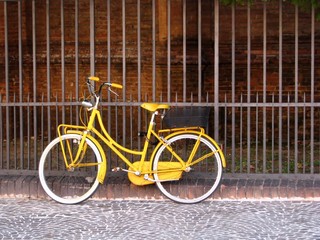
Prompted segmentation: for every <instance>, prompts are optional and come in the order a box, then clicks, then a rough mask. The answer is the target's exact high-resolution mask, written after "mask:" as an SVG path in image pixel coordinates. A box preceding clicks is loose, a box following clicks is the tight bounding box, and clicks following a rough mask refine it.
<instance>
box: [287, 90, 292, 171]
mask: <svg viewBox="0 0 320 240" xmlns="http://www.w3.org/2000/svg"><path fill="white" fill-rule="evenodd" d="M287 103H288V108H287V151H288V156H287V164H288V167H287V173H290V155H291V154H290V149H291V148H290V135H291V134H290V106H289V103H290V95H289V93H288V99H287Z"/></svg>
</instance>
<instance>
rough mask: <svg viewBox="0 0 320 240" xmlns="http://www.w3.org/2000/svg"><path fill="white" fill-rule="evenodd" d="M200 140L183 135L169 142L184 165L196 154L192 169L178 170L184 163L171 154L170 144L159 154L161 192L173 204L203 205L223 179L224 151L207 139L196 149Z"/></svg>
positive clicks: (155, 166)
mask: <svg viewBox="0 0 320 240" xmlns="http://www.w3.org/2000/svg"><path fill="white" fill-rule="evenodd" d="M198 138H199V135H196V134H192V133H183V134H180V135H176V136H173V137H171V138H169V139H167V142H166V143H167V145H169V146H170V147H171V148H172V150H173V151H174V152H175V153H176V154H177V155H178V156H179V157H180V158H181V159H182V160H183V161H184V162H187V160H188V158H189V156H190V154H191V152H192V151H195V155H194V158H193V159H192V161H191V165H190V168H187V170H186V171H178V170H177V169H179V168H181V167H182V164H181V163H180V162H179V161H178V159H177V158H176V157H175V156H174V155H173V154H172V153H171V152H170V151H169V149H168V147H167V145H162V146H161V147H160V148H159V149H158V150H157V152H156V154H155V157H154V161H153V170H154V171H155V173H154V179H155V181H156V184H157V186H158V188H159V189H160V191H161V192H162V193H163V194H164V195H165V196H167V197H168V198H170V199H171V200H173V201H176V202H179V203H197V202H201V201H203V200H204V199H206V198H208V197H209V196H210V195H211V194H212V193H213V192H214V191H215V190H216V189H217V187H218V186H219V183H220V180H221V177H222V162H221V157H220V154H222V152H221V151H220V149H218V148H217V147H216V146H215V145H213V144H212V143H211V141H209V140H208V139H207V138H205V137H204V136H202V137H201V138H200V144H199V146H198V147H195V146H196V145H195V144H196V142H197V139H198ZM197 160H198V161H197ZM164 169H165V170H164ZM175 169H176V170H175ZM164 171H166V172H167V173H165V172H164Z"/></svg>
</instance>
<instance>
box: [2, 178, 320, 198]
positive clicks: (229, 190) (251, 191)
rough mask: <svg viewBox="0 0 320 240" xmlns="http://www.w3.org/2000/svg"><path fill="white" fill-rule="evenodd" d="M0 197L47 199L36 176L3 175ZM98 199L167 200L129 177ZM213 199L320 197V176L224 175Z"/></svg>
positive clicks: (110, 182) (113, 182)
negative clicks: (133, 182) (266, 176)
mask: <svg viewBox="0 0 320 240" xmlns="http://www.w3.org/2000/svg"><path fill="white" fill-rule="evenodd" d="M0 197H3V198H31V199H44V198H47V196H46V194H45V192H44V191H43V189H42V187H41V184H40V181H39V178H38V177H37V176H7V175H2V176H0ZM93 198H96V199H150V200H151V199H166V198H165V197H164V196H162V194H161V192H160V191H159V190H158V189H157V187H156V186H155V185H148V186H142V187H141V186H135V185H133V184H132V183H130V182H129V180H128V179H127V178H126V177H123V176H118V177H117V176H113V177H108V179H107V180H106V181H105V183H104V184H103V185H100V187H99V188H98V191H97V192H96V193H95V194H94V196H93ZM210 199H213V200H218V199H234V200H245V199H258V200H259V199H260V200H263V199H270V200H271V199H274V200H280V199H305V200H312V199H314V200H315V199H320V179H270V178H267V179H261V178H235V177H228V176H227V177H224V178H223V180H222V181H221V184H220V186H219V189H218V190H216V191H215V192H214V194H213V195H212V196H211V197H210Z"/></svg>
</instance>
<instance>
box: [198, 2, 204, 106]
mask: <svg viewBox="0 0 320 240" xmlns="http://www.w3.org/2000/svg"><path fill="white" fill-rule="evenodd" d="M201 10H202V9H201V0H198V102H199V103H200V102H201V94H202V84H203V83H202V55H201V52H202V38H201V34H202V31H201V27H202V22H201V15H202V14H201Z"/></svg>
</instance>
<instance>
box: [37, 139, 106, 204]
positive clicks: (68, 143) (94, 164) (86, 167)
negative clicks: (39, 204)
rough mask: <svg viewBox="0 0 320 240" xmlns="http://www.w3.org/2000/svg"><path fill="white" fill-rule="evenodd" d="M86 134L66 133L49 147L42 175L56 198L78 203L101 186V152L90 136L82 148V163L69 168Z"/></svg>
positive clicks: (49, 190)
mask: <svg viewBox="0 0 320 240" xmlns="http://www.w3.org/2000/svg"><path fill="white" fill-rule="evenodd" d="M81 138H82V136H81V135H78V134H66V135H63V136H61V137H58V138H56V139H54V140H53V141H52V142H50V143H49V145H48V146H47V147H46V148H45V150H44V152H43V153H42V156H41V158H40V163H39V178H40V183H41V185H42V187H43V189H44V191H45V192H46V193H47V194H48V195H49V196H50V197H51V198H52V199H53V200H55V201H57V202H59V203H63V204H76V203H80V202H82V201H84V200H86V199H88V198H89V197H90V196H91V195H92V194H93V193H94V192H95V190H96V189H97V188H98V186H99V181H98V178H97V176H98V171H99V168H100V164H101V162H102V159H101V155H100V152H99V150H98V148H97V147H96V146H95V144H94V143H93V142H92V141H91V140H90V139H88V138H86V142H85V144H84V146H83V148H82V151H81V155H80V160H79V163H80V164H79V165H76V166H74V167H73V168H69V169H67V168H66V164H65V159H64V154H63V151H62V149H64V151H65V156H66V160H67V162H68V164H70V163H71V162H72V159H75V156H76V154H77V152H78V150H79V146H80V141H81Z"/></svg>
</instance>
